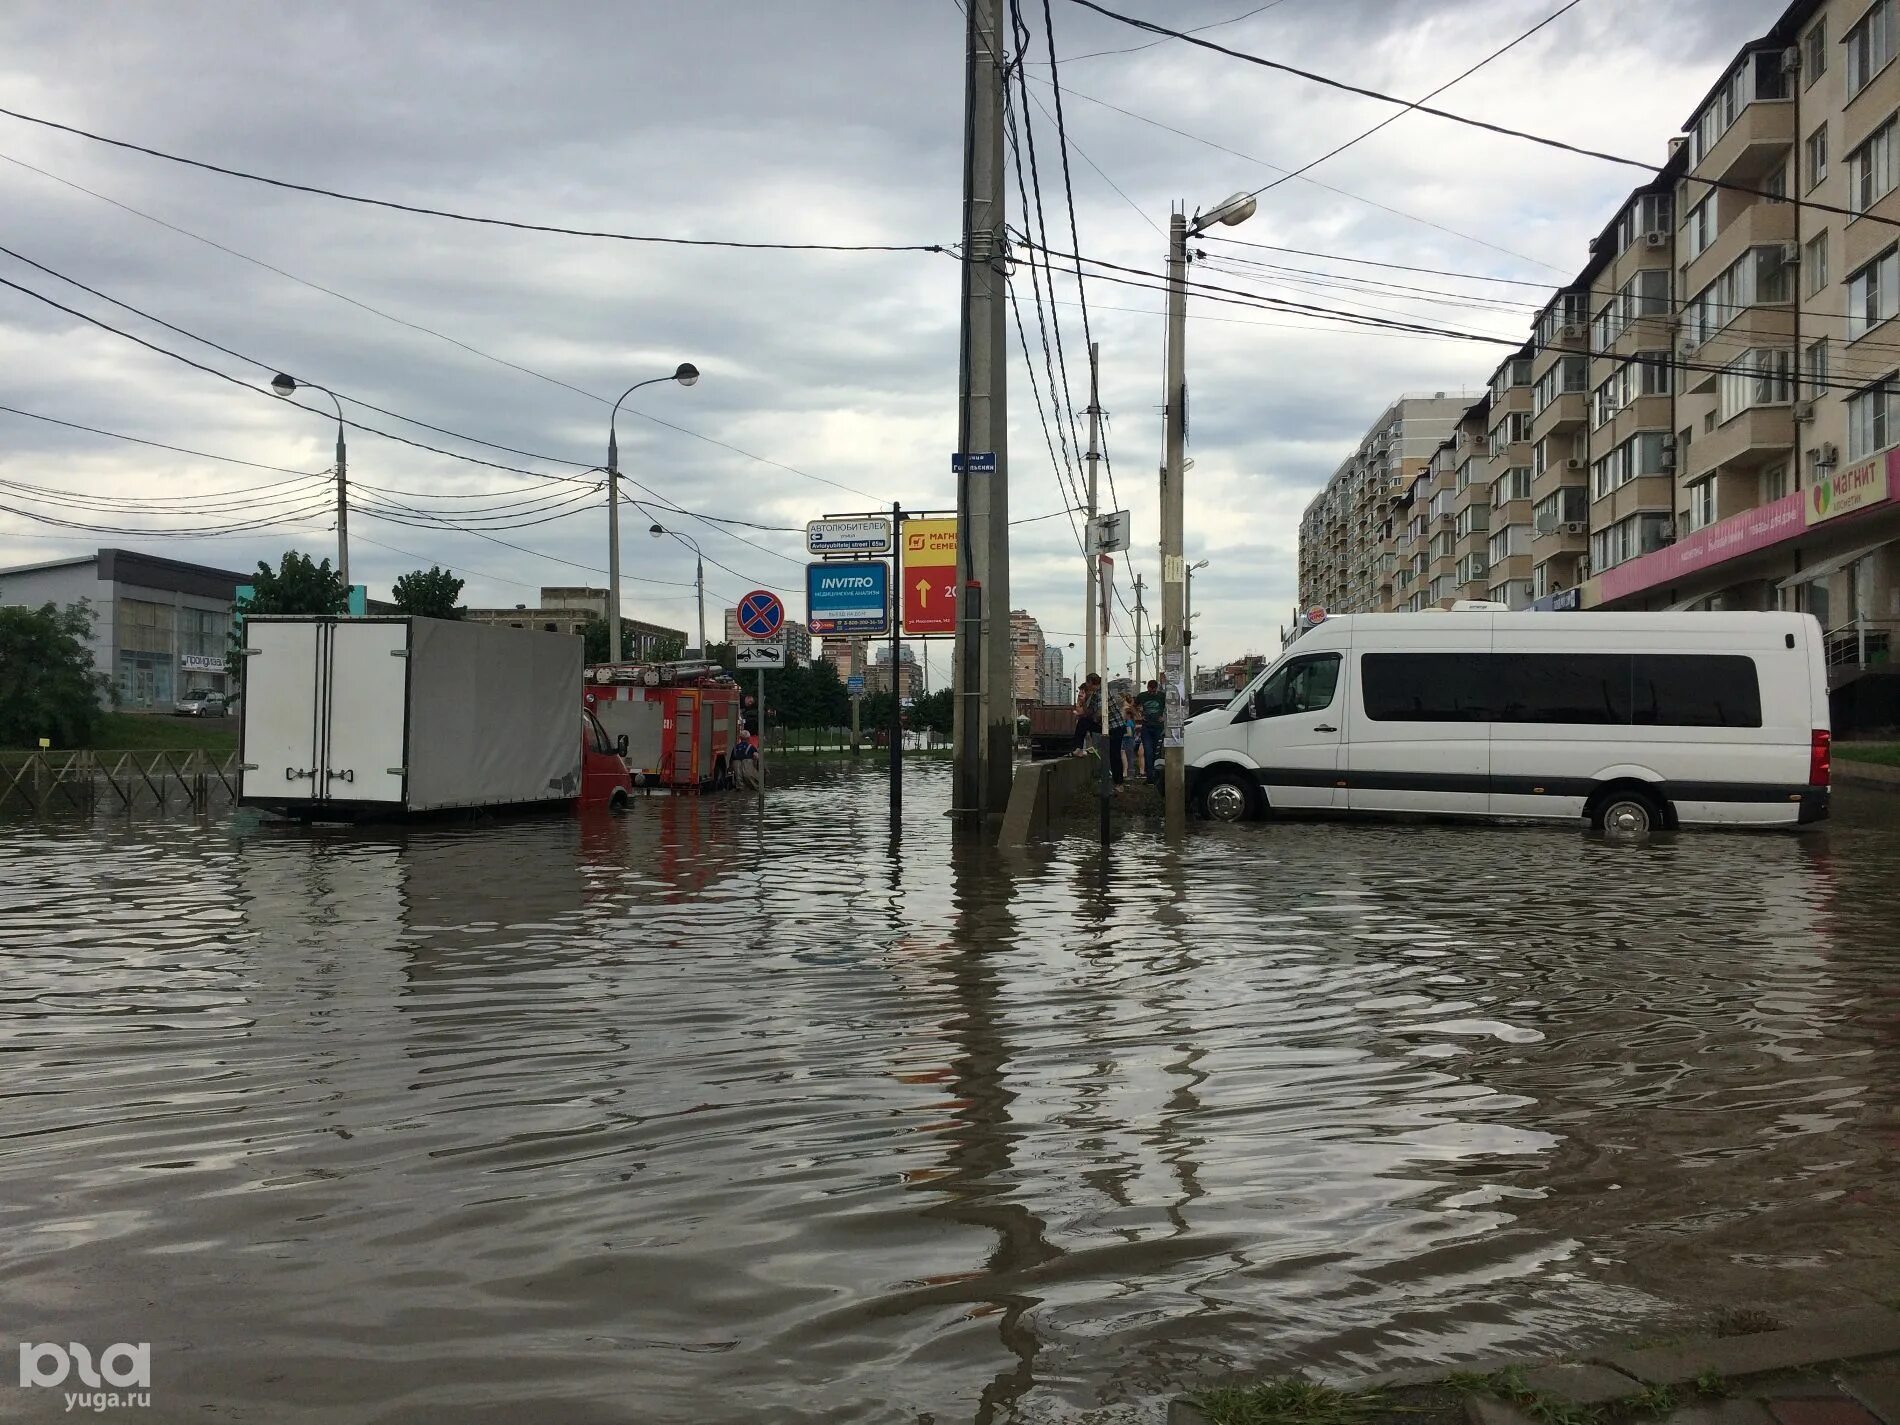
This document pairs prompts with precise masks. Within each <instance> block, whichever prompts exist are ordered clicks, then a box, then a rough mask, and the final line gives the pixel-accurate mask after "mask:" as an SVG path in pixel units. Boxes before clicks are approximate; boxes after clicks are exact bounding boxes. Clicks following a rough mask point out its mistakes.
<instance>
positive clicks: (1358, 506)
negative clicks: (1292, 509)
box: [1300, 391, 1469, 613]
mask: <svg viewBox="0 0 1900 1425" xmlns="http://www.w3.org/2000/svg"><path fill="white" fill-rule="evenodd" d="M1468 404H1469V398H1468V397H1465V396H1449V395H1447V394H1446V393H1445V392H1443V391H1436V392H1433V393H1432V394H1431V395H1429V396H1426V395H1416V394H1414V395H1404V396H1401V397H1399V399H1398V400H1396V401H1394V402H1393V403H1392V404H1391V405H1390V406H1388V407H1387V408H1386V409H1385V411H1384V413H1383V414H1381V415H1380V417H1379V418H1378V419H1377V420H1376V421H1374V422H1373V423H1372V425H1371V426H1370V427H1369V428H1368V429H1367V431H1366V433H1365V435H1364V436H1363V437H1362V438H1361V439H1360V442H1359V445H1358V448H1357V449H1355V450H1354V451H1353V453H1352V454H1351V455H1349V456H1348V457H1347V458H1346V459H1345V460H1344V461H1342V462H1341V463H1340V466H1339V468H1338V469H1337V470H1335V471H1334V472H1333V475H1332V478H1331V479H1329V480H1328V481H1327V482H1326V488H1325V489H1323V490H1321V491H1320V493H1319V494H1318V495H1316V496H1314V497H1313V499H1312V501H1311V502H1310V503H1308V505H1307V507H1306V511H1305V513H1304V514H1303V515H1302V516H1301V519H1300V604H1301V606H1302V607H1303V608H1312V607H1314V606H1316V605H1317V606H1318V607H1321V608H1325V609H1328V610H1331V611H1332V612H1334V613H1365V612H1371V611H1375V610H1379V609H1385V608H1390V607H1393V606H1394V605H1393V603H1392V599H1393V597H1394V595H1395V592H1396V589H1397V588H1398V587H1399V586H1398V583H1397V574H1398V570H1399V568H1400V567H1401V566H1400V560H1399V548H1400V545H1401V543H1403V542H1405V541H1404V540H1403V538H1402V533H1403V532H1402V529H1401V526H1400V523H1399V521H1400V519H1401V514H1404V515H1406V516H1409V514H1410V505H1409V503H1407V504H1405V505H1404V506H1402V507H1401V506H1400V503H1399V502H1400V499H1401V497H1402V496H1403V495H1405V494H1406V493H1408V492H1409V491H1410V489H1411V487H1412V485H1413V483H1414V482H1415V481H1416V479H1417V477H1418V476H1419V475H1420V474H1421V473H1423V472H1424V471H1425V470H1426V468H1427V467H1428V466H1429V465H1430V464H1431V461H1432V457H1433V454H1434V452H1435V451H1436V450H1437V449H1438V447H1439V446H1440V445H1441V444H1443V443H1444V441H1445V440H1446V439H1447V438H1449V437H1450V436H1451V434H1452V432H1453V431H1454V430H1455V429H1456V427H1457V424H1458V421H1459V418H1460V417H1461V416H1462V415H1463V414H1464V411H1465V408H1466V406H1467V405H1468ZM1408 582H1409V580H1408Z"/></svg>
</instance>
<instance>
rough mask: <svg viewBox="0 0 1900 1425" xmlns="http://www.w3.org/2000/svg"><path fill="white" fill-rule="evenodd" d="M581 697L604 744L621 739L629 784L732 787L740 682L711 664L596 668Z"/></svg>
mask: <svg viewBox="0 0 1900 1425" xmlns="http://www.w3.org/2000/svg"><path fill="white" fill-rule="evenodd" d="M581 697H582V699H583V701H584V702H585V703H586V704H587V707H588V709H589V710H590V711H591V712H592V713H593V714H594V716H595V717H597V718H599V719H600V725H601V726H602V727H603V728H605V729H606V731H607V737H608V740H609V741H610V742H616V743H617V742H618V740H619V739H620V738H622V737H625V738H626V740H627V751H626V761H627V769H628V771H630V772H631V773H632V774H633V784H634V786H636V787H642V788H656V787H664V788H667V789H669V790H671V791H675V792H703V791H707V790H714V789H719V788H723V787H728V786H730V785H731V784H732V772H731V767H732V744H733V740H734V738H736V737H737V735H738V732H739V685H738V684H737V683H735V682H734V681H733V680H732V676H731V675H730V674H728V673H727V672H726V671H725V669H723V668H721V667H720V666H719V665H718V664H717V663H702V662H685V663H601V664H597V665H595V666H594V667H592V668H589V669H588V670H587V681H586V683H585V684H584V685H583V689H582V693H581Z"/></svg>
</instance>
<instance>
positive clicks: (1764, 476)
mask: <svg viewBox="0 0 1900 1425" xmlns="http://www.w3.org/2000/svg"><path fill="white" fill-rule="evenodd" d="M1788 488H1789V487H1788V467H1787V466H1786V465H1770V466H1769V467H1768V468H1767V469H1765V470H1763V471H1762V472H1761V502H1762V503H1763V504H1764V505H1766V504H1772V503H1773V502H1774V501H1776V500H1779V499H1781V498H1783V497H1784V496H1786V495H1787V493H1788Z"/></svg>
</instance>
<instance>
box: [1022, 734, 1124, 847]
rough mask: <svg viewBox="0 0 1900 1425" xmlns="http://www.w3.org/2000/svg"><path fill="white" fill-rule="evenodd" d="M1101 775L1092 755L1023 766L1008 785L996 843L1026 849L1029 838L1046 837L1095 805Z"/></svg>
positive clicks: (1100, 769) (1028, 763)
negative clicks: (1061, 824) (1007, 798)
mask: <svg viewBox="0 0 1900 1425" xmlns="http://www.w3.org/2000/svg"><path fill="white" fill-rule="evenodd" d="M1101 776H1102V764H1101V763H1100V762H1099V761H1098V760H1096V758H1095V757H1094V755H1093V754H1091V755H1090V756H1087V757H1056V758H1052V759H1051V760H1049V761H1047V762H1026V763H1024V764H1022V765H1021V766H1019V767H1018V768H1017V769H1016V777H1015V780H1014V781H1012V782H1011V783H1010V788H1009V807H1008V809H1007V810H1006V811H1005V812H1004V813H1003V829H1002V831H1001V832H1000V833H999V834H998V836H997V838H996V844H997V845H998V846H1027V845H1028V844H1029V841H1030V839H1031V838H1032V837H1042V836H1047V835H1049V834H1050V833H1051V831H1052V830H1054V829H1055V827H1056V826H1057V825H1058V823H1060V822H1062V821H1064V820H1066V819H1068V818H1069V817H1071V816H1074V815H1076V814H1077V813H1079V812H1082V811H1085V810H1087V809H1089V808H1090V807H1092V806H1093V805H1094V804H1095V799H1096V797H1097V795H1098V794H1099V790H1100V785H1101Z"/></svg>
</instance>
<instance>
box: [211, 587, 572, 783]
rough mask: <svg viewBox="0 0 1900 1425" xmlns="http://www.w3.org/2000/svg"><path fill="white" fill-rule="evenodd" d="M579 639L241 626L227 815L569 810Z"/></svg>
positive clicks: (436, 622) (488, 630) (444, 623)
mask: <svg viewBox="0 0 1900 1425" xmlns="http://www.w3.org/2000/svg"><path fill="white" fill-rule="evenodd" d="M582 661H583V649H582V643H581V640H580V639H578V638H574V637H563V636H562V635H559V634H552V633H546V632H543V631H541V630H538V629H519V628H496V627H493V626H490V625H487V624H479V623H460V622H455V621H452V620H447V619H431V618H412V617H396V618H305V617H291V616H267V615H260V616H257V617H254V618H248V619H246V620H245V622H244V693H243V697H242V700H241V702H240V709H241V717H240V722H239V742H238V764H239V767H240V769H241V771H240V776H241V778H242V781H241V784H240V789H239V801H240V802H241V803H242V804H243V805H245V806H255V807H265V808H268V809H270V810H273V811H278V812H283V813H286V814H288V815H292V816H305V817H308V816H317V815H322V816H337V817H346V818H355V817H362V816H389V815H400V814H403V813H406V812H430V811H447V810H454V809H459V808H473V807H501V806H523V805H531V804H536V803H550V802H553V803H567V802H572V801H573V800H574V799H575V798H577V797H578V796H579V795H580V794H581V786H582V782H581V776H582V766H581V764H582V756H583V745H584V739H583V737H582V736H580V735H579V734H580V733H581V731H582V728H583V725H584V723H585V721H586V714H585V713H584V711H583V710H582V707H581V666H582Z"/></svg>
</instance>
